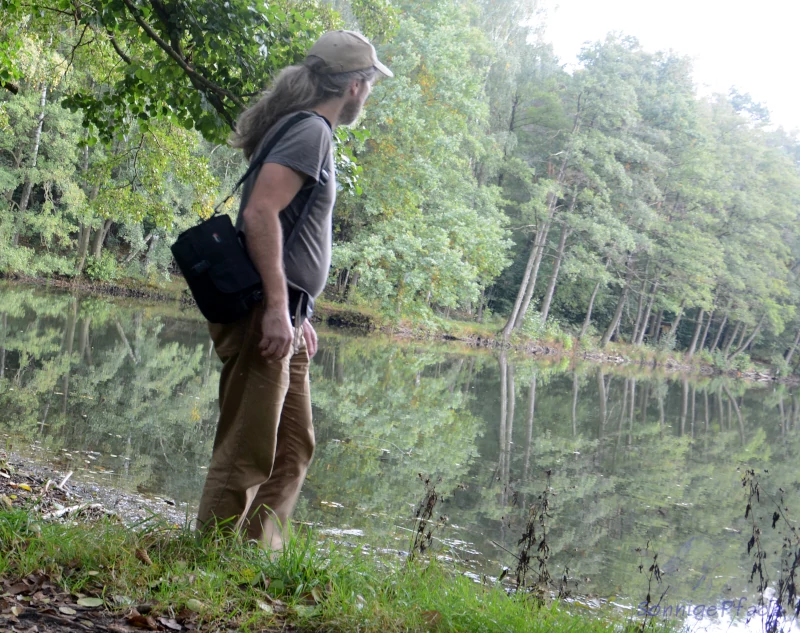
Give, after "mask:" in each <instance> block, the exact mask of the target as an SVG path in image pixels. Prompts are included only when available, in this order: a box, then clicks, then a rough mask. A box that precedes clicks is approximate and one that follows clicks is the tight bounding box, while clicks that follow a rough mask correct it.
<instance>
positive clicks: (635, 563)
mask: <svg viewBox="0 0 800 633" xmlns="http://www.w3.org/2000/svg"><path fill="white" fill-rule="evenodd" d="M319 332H320V351H319V353H318V355H317V357H316V358H315V359H314V362H313V365H312V370H311V381H312V398H313V405H314V415H315V425H316V430H317V452H316V455H315V459H314V463H313V465H312V467H311V470H310V472H309V477H308V480H307V483H306V485H305V487H304V490H303V496H302V499H301V501H300V504H299V506H298V510H297V513H296V518H297V519H298V520H299V521H302V522H305V523H308V524H313V525H314V526H315V529H316V530H317V531H318V532H319V533H320V534H321V535H323V536H326V537H327V538H334V539H337V540H340V541H343V542H347V543H354V544H359V545H362V544H364V545H366V544H369V545H372V546H381V547H391V548H394V549H398V550H408V549H409V546H410V542H411V536H410V534H411V532H410V529H411V527H412V525H413V517H414V512H415V507H416V506H417V505H418V504H419V503H420V502H421V501H422V500H423V498H424V497H425V485H424V483H423V481H422V479H430V482H431V485H435V490H436V492H437V493H439V494H441V495H442V496H443V497H444V500H443V501H442V503H441V505H440V507H439V508H437V514H436V517H437V518H438V517H439V516H446V517H447V518H446V521H445V522H444V525H443V526H442V527H440V528H439V529H438V530H437V531H436V533H435V537H436V538H435V540H434V549H436V550H438V551H439V553H440V554H441V555H443V556H452V557H457V558H460V559H461V560H462V561H463V563H464V565H466V566H467V567H471V568H472V569H473V570H474V573H475V577H476V578H477V579H483V578H484V577H486V578H487V579H493V578H496V577H497V576H498V575H500V573H501V571H502V569H503V568H504V567H509V568H510V569H511V571H510V572H509V573H510V575H512V576H513V575H514V571H515V568H516V558H515V556H516V554H517V553H518V551H519V545H518V542H519V541H520V538H521V537H522V535H523V533H524V532H525V530H526V525H527V522H528V518H529V510H530V508H531V506H532V505H536V504H539V505H540V504H541V502H542V494H543V492H544V491H545V490H548V503H549V511H548V515H549V516H548V517H547V518H546V530H547V540H548V544H549V548H550V554H551V555H550V559H549V561H548V569H549V572H550V574H551V575H552V576H553V577H554V578H561V577H563V576H564V574H565V573H566V574H567V576H568V579H569V580H568V585H569V588H570V590H571V592H572V594H573V595H575V596H583V597H584V600H585V599H586V598H587V597H588V599H593V598H594V599H603V600H609V601H611V602H613V603H615V604H617V605H622V606H624V607H628V609H629V612H630V614H631V615H633V616H634V617H639V616H640V615H641V613H642V609H641V608H639V607H638V605H639V604H640V603H641V602H642V601H643V600H644V599H645V595H646V594H647V592H648V575H649V574H648V569H649V568H650V566H651V564H652V560H653V556H654V554H655V553H657V554H658V558H657V562H658V564H659V567H660V571H661V573H662V579H661V582H660V583H657V582H656V581H655V580H653V582H652V587H651V594H652V595H653V601H654V602H655V601H657V598H658V596H661V595H662V594H663V593H664V591H666V595H665V596H664V598H663V599H662V600H661V608H660V609H663V610H666V609H670V611H671V612H674V611H675V610H677V611H678V613H679V615H684V614H686V616H687V623H688V624H694V625H695V628H696V627H697V626H698V625H699V626H702V627H705V628H706V629H708V630H713V629H719V630H722V629H725V630H731V629H729V628H728V626H729V622H730V620H731V615H734V616H735V615H736V612H737V610H738V612H739V617H738V618H734V620H735V621H734V626H733V629H734V630H739V629H740V628H741V629H742V630H744V629H745V628H747V629H748V630H758V627H756V628H753V627H754V626H755V624H754V623H758V625H759V627H760V621H759V618H758V616H756V617H754V618H753V621H752V622H751V623H750V625H749V626H747V625H746V624H745V616H746V613H747V612H748V609H749V610H750V613H751V615H752V611H753V609H754V607H755V605H756V604H757V600H758V597H757V593H756V585H757V579H756V580H754V581H753V582H752V583H750V582H748V579H749V577H750V572H751V569H752V567H753V563H754V557H753V553H752V552H751V554H750V555H748V551H747V549H748V547H747V545H748V540H749V539H750V537H751V535H752V531H753V517H754V516H755V517H756V520H757V521H758V522H759V525H760V526H761V527H762V528H763V533H762V535H761V541H762V544H763V547H764V550H765V551H766V552H767V559H766V562H765V565H764V569H765V571H766V572H768V573H769V578H770V580H771V581H773V582H775V581H777V579H778V577H779V575H778V574H779V572H778V570H777V569H776V566H777V565H778V559H779V556H778V554H779V553H780V543H781V535H780V534H779V531H778V530H779V529H781V526H782V525H783V524H784V523H783V521H782V520H781V521H779V522H778V525H777V528H778V529H776V530H772V529H771V527H770V526H771V518H772V515H773V512H774V510H775V507H776V505H775V502H776V501H779V500H780V497H781V495H782V496H783V499H784V502H783V503H782V504H781V507H782V508H786V511H785V514H786V516H787V517H788V518H789V520H792V521H795V520H796V518H797V517H798V513H800V504H798V497H799V496H800V494H799V492H798V491H800V469H798V467H797V460H796V457H795V456H796V455H797V454H798V449H800V424H799V422H800V401H799V400H798V395H800V394H798V393H797V390H796V389H795V388H794V387H787V386H783V385H775V384H766V385H765V384H747V383H744V382H738V381H731V380H729V379H724V378H719V377H713V378H710V377H704V378H698V377H692V378H688V377H686V376H682V375H680V374H664V373H659V372H654V371H652V370H649V371H647V370H643V369H642V368H641V367H634V366H625V367H610V366H598V365H594V364H581V363H577V364H575V363H573V362H572V359H569V358H562V359H557V360H553V359H545V360H541V359H533V358H530V357H523V356H516V355H513V354H495V353H489V352H483V351H474V350H469V349H467V348H462V347H459V346H456V345H452V344H451V345H434V344H430V343H425V342H398V341H394V340H392V339H390V338H387V337H380V336H368V337H367V336H354V335H352V334H347V333H343V332H342V331H341V330H332V329H325V328H323V327H320V328H319ZM219 369H220V364H219V362H218V360H217V358H216V356H215V355H214V353H213V348H212V346H211V344H210V340H209V337H208V334H207V331H206V327H205V324H204V323H203V322H202V321H200V320H198V319H197V318H196V316H195V314H194V312H193V311H192V310H185V311H182V310H180V309H178V308H177V307H174V306H156V305H152V304H145V303H137V302H132V301H115V300H111V299H108V298H100V297H96V296H73V295H70V294H68V293H65V292H56V291H45V290H42V289H32V288H28V287H22V286H16V285H4V286H0V416H1V417H0V436H6V437H7V438H8V439H4V441H7V442H10V443H12V444H13V445H14V450H15V451H20V452H27V453H28V454H29V455H34V456H35V457H36V458H37V459H40V460H42V461H47V462H48V463H49V464H51V465H54V466H55V467H57V468H60V469H62V470H64V471H67V470H74V471H75V473H76V474H75V477H82V478H92V479H94V480H96V481H98V482H102V483H105V484H108V485H112V486H116V487H119V488H123V489H127V490H135V491H138V492H141V493H146V494H149V495H153V496H159V497H162V498H168V499H170V500H174V501H175V502H176V503H178V504H185V507H186V509H187V512H189V513H190V514H191V512H192V511H193V508H194V507H195V506H196V503H197V500H198V496H199V493H200V490H201V487H202V484H203V480H204V477H205V472H206V471H205V468H206V466H207V464H208V460H209V456H210V452H211V445H212V441H213V435H214V426H215V421H216V413H217V410H216V407H217V402H216V397H217V393H216V389H217V381H218V376H219ZM747 469H754V470H755V472H756V474H757V476H758V478H759V485H760V492H761V495H760V498H761V502H760V504H759V503H756V502H755V501H754V502H753V506H754V512H753V513H752V514H751V515H750V517H749V518H747V519H745V508H746V506H747V503H748V496H747V493H748V488H747V487H743V485H742V477H743V475H744V474H745V472H746V470H747ZM754 551H755V550H754ZM773 552H777V554H773ZM640 565H643V568H642V571H640V570H639V566H640ZM536 570H537V566H536V565H534V571H533V572H532V573H533V574H534V576H535V572H536ZM567 570H568V571H567ZM700 607H702V608H700ZM661 615H662V611H661V610H660V611H659V614H658V616H656V617H661ZM791 626H793V627H794V626H795V625H791Z"/></svg>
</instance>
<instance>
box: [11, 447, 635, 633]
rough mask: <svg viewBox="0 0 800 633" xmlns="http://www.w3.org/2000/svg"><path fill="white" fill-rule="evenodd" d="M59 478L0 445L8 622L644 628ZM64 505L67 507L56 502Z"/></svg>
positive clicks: (451, 568) (373, 632)
mask: <svg viewBox="0 0 800 633" xmlns="http://www.w3.org/2000/svg"><path fill="white" fill-rule="evenodd" d="M7 457H8V456H7ZM18 466H21V468H19V469H18V468H17V467H18ZM53 475H55V478H53ZM65 480H66V481H69V480H68V479H67V477H66V476H62V474H61V473H56V472H55V471H52V470H49V469H40V468H38V467H33V468H31V464H20V462H19V458H18V457H16V456H11V457H10V458H4V457H3V453H2V452H0V629H3V630H6V629H5V628H3V626H9V627H13V628H10V629H9V630H37V631H39V633H61V632H62V631H63V632H66V631H74V630H88V631H91V630H99V631H112V632H113V633H133V632H134V631H137V630H151V631H209V632H210V631H214V632H219V633H223V632H225V633H229V632H232V631H242V630H246V631H259V632H260V633H277V632H279V631H286V630H291V631H297V632H298V633H300V632H305V633H322V632H323V631H351V630H360V631H363V632H364V633H385V632H386V631H400V630H402V631H409V632H419V633H429V632H430V631H432V630H436V631H440V632H441V633H446V632H449V631H452V632H453V633H455V632H456V631H465V630H482V631H487V632H490V633H495V632H496V633H501V632H504V631H509V630H513V631H520V632H525V631H530V632H531V633H540V632H541V631H544V630H546V631H551V632H553V633H562V632H563V633H567V632H568V631H575V630H580V631H583V632H584V633H612V632H620V631H625V632H626V633H634V632H635V631H640V630H641V628H640V626H641V622H640V621H636V620H635V619H634V618H632V617H626V616H623V615H622V614H620V613H615V612H611V611H609V610H607V609H606V610H603V611H602V612H601V610H599V609H598V612H597V613H596V614H591V615H586V614H584V613H575V612H574V610H570V609H568V608H564V607H563V606H562V605H561V604H559V603H558V601H552V600H546V601H545V600H544V599H532V598H531V595H533V594H531V595H529V594H527V593H525V592H521V593H516V594H514V593H510V592H508V591H507V588H506V587H505V586H504V585H502V584H500V583H498V582H487V581H486V580H484V582H483V583H477V582H475V581H474V580H472V579H470V578H468V577H467V576H466V575H465V574H464V573H463V570H461V569H460V568H458V566H456V565H453V564H448V563H443V562H441V561H439V560H438V557H436V556H431V555H427V556H424V557H423V556H422V554H421V552H420V554H419V556H418V557H409V558H406V559H403V558H400V557H398V556H397V555H391V554H390V553H387V552H382V551H381V550H366V551H365V550H362V548H355V549H352V548H348V547H345V546H342V545H341V544H338V543H336V542H335V541H334V540H332V539H325V540H323V541H320V540H319V535H315V534H313V533H311V532H305V531H300V532H298V533H297V534H296V535H295V537H293V538H292V539H291V540H289V541H288V542H287V544H286V546H285V548H284V549H283V550H282V551H281V552H280V553H276V552H268V551H266V550H264V549H262V548H261V547H254V546H253V545H252V544H250V543H246V542H243V541H241V540H240V539H235V538H230V537H229V536H228V537H223V536H222V535H221V534H213V535H205V536H200V535H198V534H197V533H196V532H193V531H191V529H190V528H189V526H188V525H185V524H184V525H183V526H181V525H180V524H178V523H177V522H175V521H173V519H172V518H171V517H170V516H169V511H167V512H165V507H161V508H160V509H156V510H155V513H151V514H150V515H149V516H147V517H146V518H145V519H144V520H142V519H139V520H138V521H136V520H135V519H136V518H137V517H136V516H135V515H131V514H128V513H127V512H126V511H125V510H123V511H121V512H117V511H115V510H111V509H109V508H108V507H107V506H106V505H104V504H103V503H102V502H96V500H97V498H98V497H99V496H102V492H101V491H97V490H81V486H82V485H83V484H81V483H72V484H67V483H66V482H65ZM106 492H107V493H109V494H110V495H111V496H114V495H119V494H123V496H127V497H130V496H131V495H127V493H120V491H116V490H109V491H106ZM109 494H106V497H108V496H109ZM12 496H13V497H14V499H11V498H10V497H12ZM134 497H135V495H134ZM61 501H69V503H70V504H71V505H69V506H66V507H67V508H72V510H71V511H68V512H64V508H60V509H59V506H62V505H64V504H62V503H61ZM76 501H82V503H74V502H76ZM139 501H140V500H139V499H138V498H137V499H134V504H136V503H138V502H139ZM118 505H119V504H118ZM645 621H646V618H645ZM16 627H21V628H16ZM31 627H36V628H35V629H34V628H31Z"/></svg>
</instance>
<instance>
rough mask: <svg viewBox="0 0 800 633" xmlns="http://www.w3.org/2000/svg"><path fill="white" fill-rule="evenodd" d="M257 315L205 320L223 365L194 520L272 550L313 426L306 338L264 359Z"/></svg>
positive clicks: (305, 461) (307, 457) (301, 473)
mask: <svg viewBox="0 0 800 633" xmlns="http://www.w3.org/2000/svg"><path fill="white" fill-rule="evenodd" d="M263 315H264V310H263V308H255V309H253V310H252V311H251V313H250V314H249V315H248V316H247V317H246V318H244V319H242V320H241V321H238V322H236V323H233V324H229V325H219V324H209V331H210V333H211V338H212V339H213V341H214V347H215V349H216V352H217V355H218V356H219V357H220V359H221V360H222V362H223V363H224V365H223V368H222V375H221V377H220V384H219V402H220V416H219V422H218V426H217V434H216V437H215V439H214V451H213V453H212V456H211V465H210V466H209V469H208V476H207V477H206V483H205V486H204V487H203V495H202V497H201V499H200V509H199V511H198V517H197V519H198V524H199V526H200V527H201V528H205V527H209V526H212V525H214V524H215V523H218V522H221V521H226V520H227V523H226V526H228V527H230V528H231V529H235V530H241V531H242V532H243V533H244V534H246V536H247V537H248V538H250V539H257V540H259V541H262V542H263V543H264V545H265V546H267V547H270V548H273V549H278V548H280V547H281V545H282V543H283V539H284V538H285V536H286V528H287V526H288V521H289V516H290V515H291V513H292V511H293V510H294V507H295V505H296V503H297V498H298V496H299V495H300V488H301V486H302V485H303V480H304V479H305V476H306V472H307V471H308V466H309V464H310V463H311V457H312V455H313V453H314V427H313V425H312V422H311V392H310V389H309V381H308V365H309V359H308V352H307V351H306V346H305V341H304V340H303V337H302V336H299V343H298V345H297V346H296V347H295V348H293V350H292V353H290V354H289V356H287V357H286V358H284V359H282V360H265V359H264V358H263V357H262V356H261V354H260V353H259V349H258V343H259V341H260V340H261V320H262V317H263ZM298 334H299V333H298ZM278 526H283V530H281V529H279V527H278Z"/></svg>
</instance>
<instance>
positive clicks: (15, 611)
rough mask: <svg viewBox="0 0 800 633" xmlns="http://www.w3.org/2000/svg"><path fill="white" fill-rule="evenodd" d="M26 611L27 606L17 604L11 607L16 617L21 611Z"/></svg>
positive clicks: (12, 613)
mask: <svg viewBox="0 0 800 633" xmlns="http://www.w3.org/2000/svg"><path fill="white" fill-rule="evenodd" d="M24 612H25V607H20V606H16V605H15V606H13V607H11V615H13V616H14V617H16V616H18V615H20V614H21V613H24Z"/></svg>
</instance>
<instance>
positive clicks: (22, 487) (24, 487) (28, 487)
mask: <svg viewBox="0 0 800 633" xmlns="http://www.w3.org/2000/svg"><path fill="white" fill-rule="evenodd" d="M17 488H19V489H21V490H27V491H28V492H32V491H31V487H30V486H29V485H28V484H19V485H18V486H17Z"/></svg>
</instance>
